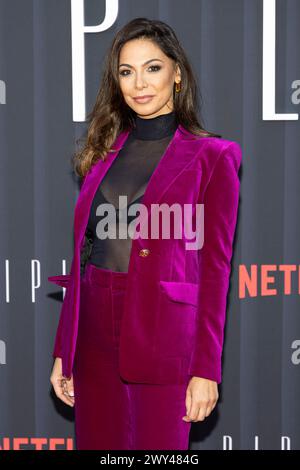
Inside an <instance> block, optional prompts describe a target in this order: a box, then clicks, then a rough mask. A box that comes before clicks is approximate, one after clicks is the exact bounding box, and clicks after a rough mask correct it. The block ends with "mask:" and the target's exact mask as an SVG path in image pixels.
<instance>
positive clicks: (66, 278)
mask: <svg viewBox="0 0 300 470" xmlns="http://www.w3.org/2000/svg"><path fill="white" fill-rule="evenodd" d="M70 279H71V274H60V275H59V276H49V277H48V281H49V282H53V284H57V285H58V286H61V287H68V285H69V282H70Z"/></svg>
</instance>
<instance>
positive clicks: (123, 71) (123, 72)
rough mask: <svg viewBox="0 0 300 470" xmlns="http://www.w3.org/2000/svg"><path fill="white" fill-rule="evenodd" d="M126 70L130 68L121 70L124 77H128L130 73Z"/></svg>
mask: <svg viewBox="0 0 300 470" xmlns="http://www.w3.org/2000/svg"><path fill="white" fill-rule="evenodd" d="M125 72H130V70H128V69H124V70H121V72H120V75H122V77H126V76H127V75H128V74H127V73H125Z"/></svg>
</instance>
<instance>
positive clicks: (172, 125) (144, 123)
mask: <svg viewBox="0 0 300 470" xmlns="http://www.w3.org/2000/svg"><path fill="white" fill-rule="evenodd" d="M177 125H178V124H177V121H176V116H175V111H171V112H170V113H167V114H161V115H159V116H156V117H154V118H141V117H139V116H138V115H136V118H135V127H134V128H133V130H132V137H134V138H135V139H141V140H157V139H162V138H164V137H167V136H168V135H172V134H174V132H175V131H176V128H177Z"/></svg>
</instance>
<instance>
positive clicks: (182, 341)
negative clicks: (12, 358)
mask: <svg viewBox="0 0 300 470" xmlns="http://www.w3.org/2000/svg"><path fill="white" fill-rule="evenodd" d="M129 133H130V130H126V131H123V132H122V133H120V134H119V136H118V137H117V139H116V141H115V143H114V146H113V148H114V151H113V152H111V153H109V154H108V157H107V160H106V161H102V160H99V161H98V162H97V163H96V164H95V165H94V166H93V167H92V168H91V170H90V171H89V173H88V174H87V175H86V177H85V179H84V182H83V185H82V187H81V191H80V194H79V197H78V199H77V203H76V207H75V216H74V256H73V260H72V265H71V270H70V272H69V274H67V275H65V276H63V275H62V276H50V277H49V278H48V279H49V281H50V282H55V283H57V284H60V285H64V286H66V294H65V297H64V302H63V305H62V310H61V314H60V320H59V324H58V329H57V334H56V339H55V345H54V351H53V357H61V358H62V366H63V374H64V375H65V376H66V377H70V376H71V374H72V369H73V361H74V355H75V350H76V341H77V335H78V324H79V310H80V308H79V307H80V281H81V274H80V254H81V250H82V247H83V243H84V238H85V232H86V227H87V221H88V215H89V212H90V207H91V203H92V200H93V197H94V194H95V192H96V190H97V188H98V186H99V184H100V183H101V180H102V178H103V177H104V175H105V174H106V172H107V171H108V169H109V167H110V165H111V164H112V162H113V161H114V159H115V158H117V157H118V152H119V150H120V148H121V147H122V145H123V144H124V142H125V141H126V138H127V137H128V135H129ZM241 158H242V153H241V148H240V146H239V144H238V143H236V142H234V141H229V140H225V139H221V138H217V137H197V136H194V135H193V134H191V133H190V132H188V131H187V130H186V129H185V128H184V127H183V126H181V125H180V124H179V125H178V128H177V130H176V132H175V134H174V136H173V138H172V140H171V141H170V143H169V145H168V147H167V149H166V151H165V153H164V155H163V156H162V158H161V160H160V162H159V164H158V166H157V167H156V169H155V171H154V173H153V174H152V176H151V178H150V181H149V183H148V186H147V188H146V191H145V194H144V196H143V199H142V201H141V202H142V203H143V204H144V205H145V206H146V208H147V209H148V211H147V213H146V215H142V218H141V220H140V224H139V227H137V228H139V230H141V229H142V227H143V226H147V224H149V227H151V209H152V208H153V206H152V204H162V203H167V204H168V205H169V206H171V205H172V204H174V203H176V204H177V205H178V204H179V205H180V207H181V208H182V211H184V204H188V203H190V204H192V207H193V217H195V213H196V210H195V209H196V204H197V203H203V204H204V245H203V247H202V248H201V249H198V250H197V249H193V250H189V249H187V248H186V242H189V240H187V239H186V237H185V235H184V234H183V236H182V237H181V238H178V239H176V238H174V237H173V238H172V237H171V238H162V237H161V236H159V237H158V238H157V239H155V238H151V232H149V233H150V235H149V237H148V238H146V237H137V238H133V239H132V248H131V253H130V261H129V267H128V273H127V275H128V278H127V285H126V292H125V296H124V310H123V315H122V322H121V325H120V328H121V331H120V347H119V372H120V376H121V377H122V379H124V380H127V381H128V382H136V383H148V384H185V381H186V377H187V375H189V376H198V377H204V378H208V379H210V380H214V381H216V382H217V383H220V382H221V380H222V373H221V358H222V348H223V333H224V323H225V317H226V303H227V293H228V287H229V278H230V271H231V257H232V246H233V238H234V233H235V227H236V220H237V213H238V202H239V187H240V182H239V178H238V170H239V167H240V163H241ZM193 222H194V224H193V227H195V220H194V221H193ZM145 249H147V250H148V256H142V254H143V251H142V250H145ZM94 369H95V365H94Z"/></svg>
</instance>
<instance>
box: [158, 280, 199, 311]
mask: <svg viewBox="0 0 300 470" xmlns="http://www.w3.org/2000/svg"><path fill="white" fill-rule="evenodd" d="M159 284H160V288H161V289H162V291H163V292H164V293H165V294H166V295H167V296H168V297H169V299H171V300H174V301H175V302H184V303H188V304H192V305H195V306H197V305H198V290H199V286H198V284H196V283H194V282H177V281H159Z"/></svg>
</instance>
